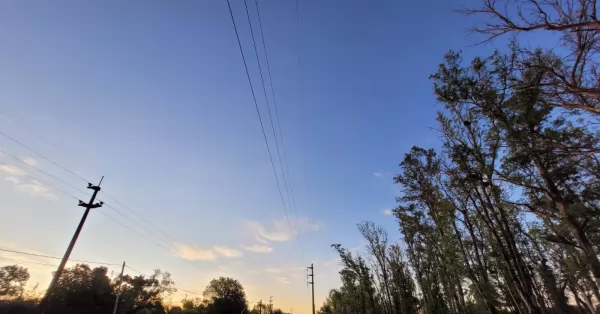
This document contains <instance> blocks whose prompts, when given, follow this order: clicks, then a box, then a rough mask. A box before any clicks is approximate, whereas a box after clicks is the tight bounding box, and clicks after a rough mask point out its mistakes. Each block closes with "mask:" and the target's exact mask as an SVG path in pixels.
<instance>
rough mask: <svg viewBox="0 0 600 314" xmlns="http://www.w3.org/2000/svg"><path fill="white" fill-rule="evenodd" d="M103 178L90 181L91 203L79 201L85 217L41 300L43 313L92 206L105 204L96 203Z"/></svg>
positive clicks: (40, 306)
mask: <svg viewBox="0 0 600 314" xmlns="http://www.w3.org/2000/svg"><path fill="white" fill-rule="evenodd" d="M102 180H104V176H103V177H102V179H100V183H98V185H92V184H91V183H88V187H87V188H88V189H90V190H93V191H94V194H92V198H91V199H90V202H89V203H87V204H86V203H84V202H83V201H79V205H78V206H81V207H85V212H84V213H83V217H81V221H80V222H79V225H78V226H77V229H76V230H75V234H74V235H73V238H72V239H71V243H69V246H68V247H67V251H66V252H65V255H64V256H63V258H62V260H61V261H60V265H58V269H57V270H56V273H54V277H53V278H52V281H51V282H50V286H48V290H46V294H45V295H44V298H43V299H42V301H41V302H40V305H39V308H40V312H41V313H42V314H43V313H44V312H46V311H47V310H48V306H49V305H50V297H51V296H52V293H53V292H54V289H55V288H56V284H57V283H58V279H59V278H60V275H62V273H63V271H64V270H65V266H66V265H67V261H68V260H69V257H70V256H71V252H72V251H73V247H75V242H77V238H78V237H79V233H80V232H81V229H82V228H83V224H84V223H85V220H86V219H87V216H88V214H89V213H90V210H91V209H92V208H99V207H102V205H103V204H104V203H103V202H100V203H95V204H94V201H95V200H96V195H98V192H100V184H102Z"/></svg>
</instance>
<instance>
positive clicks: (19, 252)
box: [0, 249, 121, 266]
mask: <svg viewBox="0 0 600 314" xmlns="http://www.w3.org/2000/svg"><path fill="white" fill-rule="evenodd" d="M0 251H2V252H7V253H14V254H21V255H28V256H36V257H43V258H52V259H62V257H58V256H51V255H44V254H35V253H27V252H21V251H14V250H8V249H0ZM69 261H72V262H79V263H87V264H98V265H106V266H121V264H114V263H104V262H93V261H84V260H76V259H69Z"/></svg>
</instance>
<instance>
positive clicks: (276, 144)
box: [244, 0, 300, 258]
mask: <svg viewBox="0 0 600 314" xmlns="http://www.w3.org/2000/svg"><path fill="white" fill-rule="evenodd" d="M244 6H245V8H246V17H247V18H248V25H249V27H250V34H251V36H252V43H253V45H254V54H255V55H256V63H257V64H258V72H259V74H260V81H261V83H262V84H261V86H262V90H263V92H264V95H265V102H266V105H267V112H268V114H269V122H270V123H271V130H272V131H273V140H274V141H275V150H276V151H277V157H278V159H277V161H278V162H279V167H280V168H281V175H282V178H283V186H284V187H285V191H286V195H287V200H288V203H287V205H288V207H289V208H290V210H291V211H292V216H293V214H294V210H293V207H292V202H291V200H290V189H289V187H288V182H287V179H286V177H285V170H284V169H283V161H282V158H281V153H280V150H279V144H278V141H277V134H276V133H275V124H274V123H273V116H272V114H271V106H270V104H269V97H268V96H267V88H266V84H265V79H264V75H263V71H262V66H261V64H260V58H259V56H258V49H257V48H256V40H255V37H254V29H253V27H252V21H251V19H250V13H249V12H248V1H247V0H244ZM257 8H258V6H257ZM257 12H258V11H257ZM259 17H260V15H259ZM261 33H262V25H261ZM263 47H264V37H263ZM265 53H266V50H265ZM269 72H270V71H269ZM269 75H270V74H269ZM272 87H273V85H272V82H271V88H272ZM271 91H272V90H271ZM280 127H281V126H280ZM280 130H281V129H280ZM275 176H276V177H277V172H275ZM283 205H284V206H285V204H283ZM286 215H287V211H286ZM286 218H287V216H286ZM288 225H289V227H290V230H291V231H292V232H293V230H294V228H293V226H292V224H291V223H290V221H289V218H288ZM296 229H297V232H298V233H300V230H298V224H296ZM294 243H295V246H296V250H298V252H297V254H298V258H300V250H299V246H298V242H297V241H294Z"/></svg>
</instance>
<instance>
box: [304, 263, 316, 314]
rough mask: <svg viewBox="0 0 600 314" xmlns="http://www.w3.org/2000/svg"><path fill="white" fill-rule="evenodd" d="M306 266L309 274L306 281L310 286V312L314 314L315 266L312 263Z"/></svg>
mask: <svg viewBox="0 0 600 314" xmlns="http://www.w3.org/2000/svg"><path fill="white" fill-rule="evenodd" d="M306 268H307V269H310V274H308V275H307V276H308V277H310V281H309V282H308V283H309V284H310V285H311V286H312V312H313V314H315V267H314V265H313V264H310V266H309V267H306Z"/></svg>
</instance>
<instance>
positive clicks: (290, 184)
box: [246, 0, 304, 255]
mask: <svg viewBox="0 0 600 314" xmlns="http://www.w3.org/2000/svg"><path fill="white" fill-rule="evenodd" d="M254 4H255V6H256V15H257V17H258V26H259V29H260V36H261V39H262V44H263V50H264V51H265V60H266V61H267V73H268V74H269V83H270V86H271V95H272V98H273V107H275V120H276V121H277V128H278V130H279V138H280V139H281V149H282V151H283V162H284V164H285V169H286V171H287V179H286V176H285V172H284V171H283V164H282V163H281V155H279V163H280V165H281V167H282V169H281V173H282V174H283V181H284V183H285V184H286V189H287V188H288V186H289V190H288V191H287V193H288V194H287V197H288V204H289V205H290V207H291V209H292V214H293V215H294V218H295V220H296V230H297V231H298V236H300V226H299V223H298V212H297V210H296V200H295V198H294V189H293V186H292V181H291V180H292V179H291V176H290V167H289V166H288V163H287V154H286V149H285V141H284V139H283V131H282V128H281V122H280V119H279V110H278V109H277V100H276V98H275V89H274V88H273V77H272V76H271V65H270V62H269V53H268V51H267V44H266V41H265V34H264V32H263V27H262V19H261V18H260V9H259V7H258V1H257V0H254ZM246 8H247V7H246ZM255 48H256V47H255ZM257 58H258V54H257ZM261 79H262V72H261ZM263 88H264V81H263ZM265 98H266V92H265ZM270 116H271V112H270V111H269V117H270ZM272 125H273V121H271V126H272ZM273 137H274V138H275V144H277V137H276V136H275V130H273ZM276 147H277V154H279V146H278V145H276ZM290 195H291V202H290ZM302 250H303V248H302V243H300V251H301V252H302ZM302 255H304V253H303V252H302Z"/></svg>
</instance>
